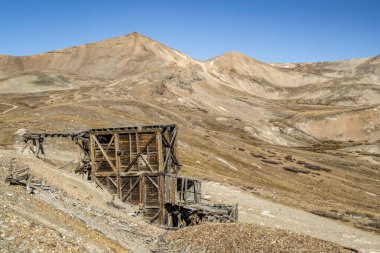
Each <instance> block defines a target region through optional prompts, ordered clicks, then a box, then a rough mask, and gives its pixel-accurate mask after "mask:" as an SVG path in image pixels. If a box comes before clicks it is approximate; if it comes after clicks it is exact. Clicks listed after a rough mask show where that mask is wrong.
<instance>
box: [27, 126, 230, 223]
mask: <svg viewBox="0 0 380 253" xmlns="http://www.w3.org/2000/svg"><path fill="white" fill-rule="evenodd" d="M177 131H178V128H177V126H176V125H174V124H172V125H149V126H133V127H117V128H97V129H90V130H86V131H79V132H55V133H27V134H24V136H23V139H24V141H25V143H26V146H25V148H28V147H29V148H30V150H31V151H32V152H33V153H34V154H35V155H36V156H37V157H39V155H40V154H41V155H44V154H45V151H44V148H43V142H44V140H45V139H46V138H52V137H69V138H71V139H72V140H73V141H74V142H75V143H76V144H77V145H78V146H79V148H80V153H79V156H80V161H81V163H80V165H79V166H78V167H77V169H76V171H77V172H80V173H87V174H88V179H89V180H93V181H94V182H95V183H96V185H97V186H98V187H100V188H101V189H103V190H105V191H107V192H109V193H111V194H112V195H114V196H117V197H118V198H119V199H120V200H121V201H123V202H128V203H130V204H132V205H135V206H138V209H139V211H138V212H139V213H140V214H142V215H143V217H144V218H145V219H147V220H148V221H150V222H152V223H158V224H161V225H165V226H168V227H184V226H189V225H196V224H200V223H202V222H205V221H216V222H235V221H237V219H238V208H237V205H225V204H214V205H209V204H205V203H202V201H201V199H202V198H201V193H202V192H201V191H202V190H201V189H202V187H201V182H200V181H198V180H194V179H190V178H185V177H181V176H179V171H180V167H181V166H180V164H179V161H178V159H177V145H176V137H177Z"/></svg>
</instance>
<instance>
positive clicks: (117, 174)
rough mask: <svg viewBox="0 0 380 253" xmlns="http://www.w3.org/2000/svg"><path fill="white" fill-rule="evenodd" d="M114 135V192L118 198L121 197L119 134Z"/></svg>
mask: <svg viewBox="0 0 380 253" xmlns="http://www.w3.org/2000/svg"><path fill="white" fill-rule="evenodd" d="M114 135H115V140H114V142H115V158H116V161H115V163H116V185H117V187H116V188H117V189H116V194H117V197H118V198H119V199H121V177H120V154H119V140H120V139H119V134H117V133H116V134H114Z"/></svg>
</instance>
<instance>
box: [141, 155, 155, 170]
mask: <svg viewBox="0 0 380 253" xmlns="http://www.w3.org/2000/svg"><path fill="white" fill-rule="evenodd" d="M140 157H141V158H142V160H143V161H144V163H145V164H146V166H147V167H148V168H149V169H150V171H151V172H154V170H153V168H152V166H150V164H149V162H148V161H147V160H146V159H145V157H144V156H143V155H142V154H141V155H140Z"/></svg>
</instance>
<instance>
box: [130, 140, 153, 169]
mask: <svg viewBox="0 0 380 253" xmlns="http://www.w3.org/2000/svg"><path fill="white" fill-rule="evenodd" d="M156 136H157V133H154V134H153V135H152V137H151V138H150V139H149V141H148V142H147V144H146V145H145V147H144V148H143V149H142V150H140V151H139V152H138V153H137V155H136V157H135V158H134V159H133V161H132V162H131V163H130V164H129V165H128V167H127V169H126V170H125V172H127V171H128V170H130V169H131V168H132V166H133V164H134V163H135V162H136V161H137V159H138V158H139V157H140V155H141V154H142V153H144V152H145V150H146V148H147V147H148V145H149V144H150V143H151V142H152V141H153V140H154V139H155V138H156Z"/></svg>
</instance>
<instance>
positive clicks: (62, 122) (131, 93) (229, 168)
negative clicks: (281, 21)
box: [0, 34, 380, 231]
mask: <svg viewBox="0 0 380 253" xmlns="http://www.w3.org/2000/svg"><path fill="white" fill-rule="evenodd" d="M378 78H379V56H377V57H374V58H370V59H355V60H349V61H340V62H329V63H302V64H275V63H272V64H269V63H263V62H259V61H257V60H254V59H251V58H249V57H247V56H244V55H241V54H238V53H228V54H225V55H222V56H219V57H216V58H214V59H211V60H209V61H207V62H199V61H196V60H194V59H191V58H190V57H188V56H186V55H184V54H182V53H180V52H177V51H175V50H173V49H170V48H167V47H165V46H164V45H162V44H160V43H158V42H155V41H152V40H150V39H149V38H146V37H144V36H141V35H138V34H130V35H127V36H122V37H119V38H115V39H111V40H106V41H102V42H97V43H91V44H86V45H83V46H78V47H73V48H68V49H63V50H59V51H54V52H50V53H46V54H41V55H37V56H28V57H11V56H1V57H0V110H1V111H0V148H1V147H2V148H6V149H12V148H14V143H15V141H16V139H17V134H15V132H16V131H17V130H19V129H21V128H26V129H28V130H30V131H45V130H49V131H52V130H58V131H61V130H80V129H87V128H90V127H105V126H121V125H134V124H148V123H153V124H158V123H177V124H178V125H179V129H180V133H179V151H180V159H181V163H182V164H183V165H184V166H183V173H184V174H185V175H190V176H193V177H196V178H200V179H208V180H213V181H215V180H216V181H220V182H225V181H228V182H229V183H230V184H233V185H237V186H239V187H242V189H244V190H246V191H252V192H254V193H255V194H258V195H260V196H262V197H264V198H268V199H271V200H274V201H277V202H281V203H283V204H287V205H291V206H295V207H297V208H302V209H304V210H306V211H317V212H316V213H319V214H322V215H323V214H326V213H331V212H332V211H331V210H333V211H334V212H333V213H339V214H342V215H343V216H344V215H345V218H344V219H342V220H341V221H340V222H344V223H348V224H351V225H354V226H357V227H361V228H363V229H366V230H371V231H379V227H378V224H379V221H380V216H379V213H380V206H379V203H380V187H379V185H380V184H379V180H380V174H379V170H380V159H379V145H380V134H379V133H380V126H379V118H380V117H379V113H378V112H379V111H378V108H379V103H380V102H379V101H380V91H379V87H380V86H379V79H378ZM12 108H14V109H12ZM9 109H11V110H9ZM1 112H3V113H1ZM46 152H48V153H49V150H48V149H46ZM335 211H336V212H335ZM350 213H357V214H358V215H357V216H355V217H354V218H352V217H351V216H349V215H348V214H350ZM330 216H331V215H330ZM335 217H341V216H339V215H338V216H335ZM346 218H347V219H346Z"/></svg>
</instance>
